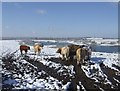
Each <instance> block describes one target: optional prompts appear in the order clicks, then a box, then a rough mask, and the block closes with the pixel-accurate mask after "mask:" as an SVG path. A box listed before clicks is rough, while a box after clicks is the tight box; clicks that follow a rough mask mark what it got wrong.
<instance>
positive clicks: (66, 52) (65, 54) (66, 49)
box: [57, 46, 69, 60]
mask: <svg viewBox="0 0 120 91" xmlns="http://www.w3.org/2000/svg"><path fill="white" fill-rule="evenodd" d="M57 53H60V54H61V55H62V60H68V59H69V47H67V46H65V47H61V48H58V50H57Z"/></svg>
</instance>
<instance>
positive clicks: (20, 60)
mask: <svg viewBox="0 0 120 91" xmlns="http://www.w3.org/2000/svg"><path fill="white" fill-rule="evenodd" d="M92 40H93V39H92ZM96 40H97V42H99V43H101V40H103V39H99V41H98V39H96ZM96 40H95V41H96ZM38 41H41V40H36V41H35V42H38ZM42 41H47V40H42ZM49 41H52V42H55V41H54V40H49ZM106 41H107V42H106ZM116 41H117V40H115V43H117V42H116ZM20 42H21V40H1V41H0V43H1V44H2V45H0V48H1V49H0V53H1V54H0V60H1V59H3V60H2V68H3V69H2V71H1V73H2V75H3V79H2V80H3V82H2V84H3V87H6V86H8V85H10V86H12V88H13V89H59V90H62V89H67V88H69V85H70V84H71V83H72V82H73V81H74V80H75V79H77V78H76V71H75V65H73V64H69V65H68V64H66V63H64V62H63V63H62V62H61V61H60V60H58V59H59V56H61V55H60V54H58V53H56V51H57V49H58V48H57V47H56V45H45V46H44V47H43V49H42V52H41V54H40V55H39V56H37V55H34V51H33V47H32V46H30V49H31V50H30V51H28V54H27V57H24V56H21V54H20V51H19V44H20ZM66 42H70V41H66ZM103 42H104V43H105V42H106V44H107V43H110V42H111V40H110V41H109V40H104V41H103ZM112 42H114V40H112ZM71 43H73V44H78V43H77V42H76V43H75V42H73V41H71ZM118 55H119V54H117V53H105V52H92V55H91V60H90V63H92V64H91V65H89V64H88V65H82V66H81V67H79V69H81V70H80V71H81V72H82V71H83V73H82V74H84V73H85V77H86V79H85V80H86V81H87V80H89V79H88V78H90V79H92V82H93V83H94V84H93V85H94V86H96V87H98V88H99V89H100V90H102V89H103V90H104V89H105V86H106V85H107V86H108V88H111V89H116V88H119V85H120V80H119V78H120V60H119V58H118ZM10 57H12V59H9V58H10ZM7 58H8V59H7ZM5 60H7V61H5ZM8 61H10V62H11V63H9V62H8ZM10 65H13V66H14V67H13V68H11V66H10ZM101 65H104V67H103V68H102V66H101ZM10 68H11V69H10ZM79 69H78V70H79ZM109 71H111V73H110V72H109ZM110 74H112V75H111V76H114V77H113V78H112V77H111V76H109V75H110ZM77 76H78V75H77ZM83 76H84V75H83ZM78 78H79V77H78ZM111 79H112V80H111ZM74 83H75V82H74ZM88 83H89V82H88ZM96 83H101V84H105V86H102V85H97V84H96ZM75 84H76V88H77V89H84V90H85V89H91V88H87V86H85V83H84V82H83V80H81V79H80V78H79V80H78V83H75ZM86 85H87V84H86ZM109 86H110V87H109Z"/></svg>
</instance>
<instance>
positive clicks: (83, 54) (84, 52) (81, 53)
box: [76, 47, 91, 65]
mask: <svg viewBox="0 0 120 91" xmlns="http://www.w3.org/2000/svg"><path fill="white" fill-rule="evenodd" d="M90 56H91V51H89V49H88V48H84V47H83V48H78V49H77V51H76V59H77V65H79V63H80V62H83V63H84V61H86V60H90Z"/></svg>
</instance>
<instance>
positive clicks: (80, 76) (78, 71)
mask: <svg viewBox="0 0 120 91" xmlns="http://www.w3.org/2000/svg"><path fill="white" fill-rule="evenodd" d="M20 58H21V59H25V60H26V61H28V62H29V63H30V64H32V65H34V66H35V67H37V68H38V69H35V68H34V67H33V66H31V65H29V67H27V66H26V64H24V65H23V64H20V65H21V66H24V67H23V68H24V69H23V70H22V71H20V68H18V67H17V66H16V65H15V64H13V63H14V62H16V60H18V59H20ZM45 60H47V61H52V62H54V63H60V64H61V65H66V66H69V65H71V64H72V65H73V66H74V71H75V74H74V77H72V76H70V75H68V73H67V71H65V72H63V73H60V74H58V73H57V71H58V70H59V69H54V68H49V66H45V65H43V64H42V63H41V62H39V61H37V59H36V60H35V59H34V58H30V56H24V57H21V56H18V57H14V53H13V54H7V55H6V56H4V57H2V62H3V64H2V68H3V69H6V70H8V71H10V72H11V73H12V74H16V73H17V74H18V75H19V74H21V75H24V74H23V72H24V71H25V70H26V69H29V72H28V73H27V74H31V73H33V75H37V77H38V78H44V79H46V77H48V76H49V75H50V76H52V77H54V78H56V79H57V80H59V81H62V84H63V85H65V84H66V83H67V82H71V83H72V85H73V86H72V88H70V89H69V91H76V90H77V85H78V86H80V91H83V90H84V89H83V88H82V85H83V86H84V88H85V90H86V91H91V90H93V89H94V90H97V91H101V90H105V91H110V90H119V89H120V83H119V82H117V81H116V80H114V78H115V79H117V80H119V79H120V74H119V73H118V72H117V71H115V70H113V69H111V68H109V67H106V66H105V65H104V64H100V67H101V69H102V71H103V73H104V74H105V75H106V76H107V77H108V80H109V81H110V82H111V83H112V85H110V84H104V78H101V79H100V80H99V82H95V80H94V79H91V78H89V77H87V76H86V74H85V72H84V71H83V70H82V68H81V65H79V66H78V65H76V60H68V61H62V60H61V59H60V58H54V57H52V58H46V59H45ZM82 65H94V63H88V64H82ZM113 66H115V67H116V68H117V69H120V67H118V66H116V65H113ZM42 70H43V71H45V72H46V73H47V74H42V75H41V76H38V74H37V72H39V71H42ZM64 73H66V75H64ZM9 77H12V76H9ZM9 77H8V76H7V75H5V74H3V73H2V81H3V82H4V80H5V79H7V78H9ZM99 78H100V77H99ZM119 81H120V80H119ZM79 82H81V84H82V85H80V84H79ZM21 83H22V82H21ZM60 86H61V85H60ZM113 86H114V87H113ZM13 88H14V86H13V85H8V84H3V85H2V90H3V91H5V90H6V91H10V90H14V91H16V90H17V89H13ZM19 90H20V89H19ZM22 90H23V89H21V91H22ZM33 90H35V89H33ZM17 91H18V90H17ZM30 91H31V90H30Z"/></svg>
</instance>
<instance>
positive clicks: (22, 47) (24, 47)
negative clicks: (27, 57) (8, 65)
mask: <svg viewBox="0 0 120 91" xmlns="http://www.w3.org/2000/svg"><path fill="white" fill-rule="evenodd" d="M28 50H30V47H29V46H27V45H20V52H21V54H23V53H22V52H23V51H25V54H27V51H28Z"/></svg>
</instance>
